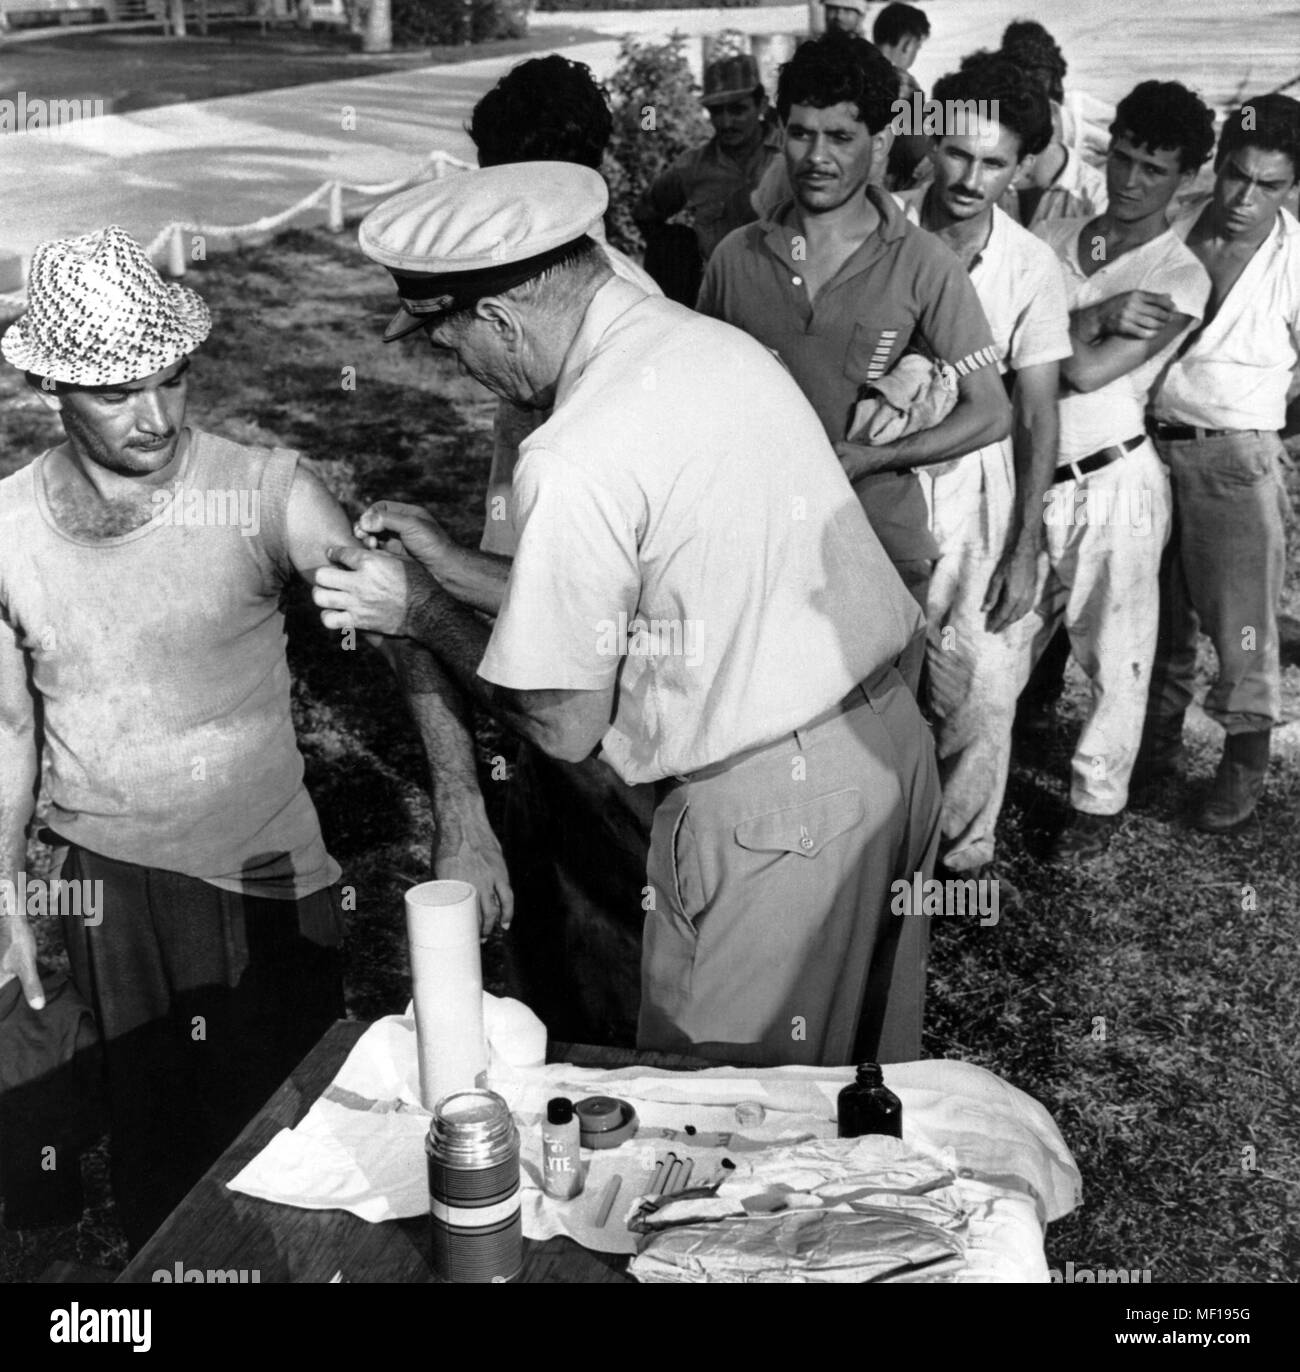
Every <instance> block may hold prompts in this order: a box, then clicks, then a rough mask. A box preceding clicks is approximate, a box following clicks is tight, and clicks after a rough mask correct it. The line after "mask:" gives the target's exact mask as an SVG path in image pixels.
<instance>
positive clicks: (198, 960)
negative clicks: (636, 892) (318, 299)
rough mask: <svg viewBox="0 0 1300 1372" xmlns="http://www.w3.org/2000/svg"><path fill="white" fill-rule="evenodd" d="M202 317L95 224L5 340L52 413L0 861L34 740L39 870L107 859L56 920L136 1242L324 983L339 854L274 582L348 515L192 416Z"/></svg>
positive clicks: (20, 485)
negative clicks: (313, 780)
mask: <svg viewBox="0 0 1300 1372" xmlns="http://www.w3.org/2000/svg"><path fill="white" fill-rule="evenodd" d="M210 327H211V320H210V318H209V315H208V309H207V306H206V305H205V304H204V303H203V301H202V299H201V298H200V297H199V296H198V295H197V294H195V292H194V291H191V290H188V289H186V288H185V287H183V286H179V285H171V286H168V285H165V284H164V283H163V281H162V280H161V279H160V278H159V276H158V273H157V272H156V271H155V270H154V268H153V265H152V264H151V263H150V262H149V260H148V259H147V257H146V256H145V254H144V251H143V249H141V248H140V246H139V245H138V244H137V243H136V242H135V241H134V240H133V239H132V238H131V237H130V236H129V235H128V234H126V233H125V232H124V231H123V230H122V229H119V228H108V229H104V230H101V231H99V232H97V233H92V234H86V235H84V236H82V237H80V238H73V239H68V240H56V241H54V242H50V243H45V244H42V245H41V246H40V247H39V248H38V249H37V251H36V254H35V257H34V259H33V263H32V270H31V282H30V286H29V291H28V309H27V311H26V313H25V314H24V315H23V316H22V317H21V318H20V319H19V320H18V321H17V323H15V324H14V325H13V326H12V327H11V328H10V329H8V330H7V331H6V333H5V335H4V339H3V343H2V344H0V346H2V347H3V351H4V356H5V357H6V359H7V360H8V361H9V362H11V363H12V364H13V365H14V366H16V367H19V368H21V369H22V370H23V371H25V372H26V373H27V378H28V382H29V383H30V384H31V386H32V387H33V390H34V393H35V395H36V396H37V397H38V398H39V399H40V401H41V402H43V403H44V404H45V405H46V406H47V407H48V408H49V409H51V410H53V411H54V412H56V413H57V414H58V416H59V418H60V420H61V421H62V424H63V428H64V432H65V434H66V438H65V441H64V442H62V443H61V444H59V445H58V446H57V447H54V448H52V449H50V450H49V451H48V452H46V453H44V454H42V455H41V456H39V457H37V458H36V459H35V461H33V462H32V463H31V464H30V465H28V466H26V467H24V468H23V469H22V470H20V471H17V472H15V473H14V474H13V475H11V476H9V477H6V478H5V479H4V480H3V481H0V879H3V880H5V881H6V882H16V880H17V878H18V877H19V876H20V874H21V873H23V871H24V869H25V867H26V838H27V827H28V824H29V822H30V820H31V818H32V814H33V809H34V800H35V792H36V790H37V784H38V777H39V776H40V775H41V773H42V767H41V763H42V756H41V753H42V747H41V745H42V743H43V752H44V758H43V761H44V768H43V775H44V780H45V784H46V787H47V789H48V794H49V802H50V803H49V809H48V813H47V815H46V819H47V823H48V828H49V830H50V832H51V834H52V837H53V839H54V841H55V842H56V844H57V845H58V847H59V848H60V849H62V850H63V854H64V856H63V860H62V868H61V870H60V871H59V872H58V875H59V876H60V878H61V879H63V880H66V881H70V882H86V883H102V885H100V886H98V887H97V888H96V887H88V888H85V889H91V890H96V889H97V890H98V892H99V893H100V894H101V896H102V900H101V901H98V902H96V903H97V905H98V906H99V909H98V910H97V912H95V913H94V914H93V915H89V914H88V913H87V912H86V911H85V910H84V908H75V909H74V910H73V911H72V912H71V913H70V914H69V917H68V918H66V919H64V920H61V921H60V922H61V924H62V926H63V934H64V938H65V942H66V944H67V950H68V958H69V962H70V964H71V970H72V978H73V981H74V983H75V984H76V987H77V989H78V991H79V992H80V993H81V994H82V996H83V997H84V998H85V999H86V1001H87V1002H88V1003H89V1004H90V1005H91V1007H92V1008H93V1010H94V1012H95V1018H96V1020H97V1022H98V1024H99V1030H100V1034H101V1036H102V1038H103V1041H104V1050H105V1066H106V1071H107V1078H108V1091H109V1115H110V1128H111V1132H112V1176H113V1190H114V1196H115V1199H116V1201H117V1206H118V1214H119V1218H120V1220H121V1223H122V1227H123V1228H124V1230H125V1231H126V1235H127V1239H128V1241H129V1243H130V1245H131V1247H132V1249H136V1248H139V1247H140V1245H141V1244H142V1243H143V1242H144V1241H145V1240H146V1239H147V1238H148V1237H149V1235H150V1234H151V1233H152V1232H153V1230H154V1229H155V1228H156V1227H157V1226H158V1224H159V1223H160V1222H161V1220H162V1219H163V1218H165V1216H166V1215H167V1214H168V1213H169V1211H170V1210H172V1209H173V1208H174V1206H175V1205H176V1204H177V1203H178V1202H179V1201H180V1199H181V1197H182V1196H184V1194H185V1192H186V1191H188V1190H189V1188H190V1187H191V1186H192V1185H193V1184H194V1183H195V1182H196V1181H197V1180H198V1178H199V1176H200V1175H201V1174H202V1172H203V1171H204V1169H205V1168H206V1167H208V1166H209V1165H210V1164H211V1163H212V1161H213V1160H214V1159H215V1158H216V1157H217V1155H218V1154H219V1153H220V1152H221V1150H222V1149H223V1148H224V1147H225V1146H226V1145H227V1144H228V1143H229V1142H230V1140H231V1139H232V1138H233V1137H234V1136H235V1135H236V1134H237V1133H238V1132H239V1130H240V1128H241V1127H242V1126H243V1124H244V1123H245V1122H246V1121H247V1120H248V1119H249V1118H251V1116H252V1115H253V1114H254V1112H255V1111H256V1110H257V1109H258V1107H259V1106H261V1104H262V1103H263V1102H264V1101H265V1100H266V1098H267V1097H268V1096H269V1095H270V1094H271V1092H272V1091H273V1090H274V1089H275V1088H276V1086H278V1085H279V1083H280V1082H281V1081H282V1080H283V1079H284V1077H285V1076H287V1075H288V1073H289V1072H290V1071H291V1070H292V1069H293V1068H294V1067H295V1066H296V1065H297V1063H298V1062H299V1061H300V1060H301V1059H302V1057H303V1056H304V1055H305V1054H306V1052H307V1051H308V1050H309V1049H310V1048H311V1046H312V1045H313V1044H314V1043H315V1041H316V1039H317V1038H319V1036H320V1035H321V1034H322V1033H323V1032H324V1030H325V1029H326V1028H328V1027H329V1025H330V1023H331V1022H332V1021H333V1020H335V1019H336V1018H338V1016H339V1015H340V1014H341V1013H342V1010H343V1000H342V985H341V979H340V967H339V959H338V953H337V947H338V944H339V942H340V940H341V938H342V932H343V919H342V911H341V902H340V899H339V892H338V888H337V884H336V883H337V881H338V878H339V867H338V864H337V863H336V862H335V861H334V859H333V858H331V857H330V855H329V854H328V853H327V852H326V850H325V845H324V842H323V841H322V838H321V832H320V825H319V823H318V821H317V817H316V811H315V809H314V808H313V806H312V803H311V799H310V797H309V796H308V794H307V791H306V789H305V788H304V786H303V760H302V757H301V755H300V754H299V752H298V747H297V742H296V739H295V737H294V730H293V721H292V718H291V716H290V709H289V685H290V683H289V669H288V664H287V662H286V660H285V640H284V616H283V614H282V613H281V611H280V608H279V601H280V596H281V592H282V590H283V589H284V587H285V585H286V584H287V583H288V582H289V581H290V580H291V579H292V578H293V576H294V575H295V574H296V575H301V576H303V577H305V578H307V579H308V580H310V579H311V578H312V577H313V576H314V575H315V572H316V569H317V568H319V567H320V566H321V565H322V564H323V563H324V562H325V561H326V558H325V548H326V547H327V546H331V545H336V544H339V543H345V542H351V541H352V540H351V534H350V529H349V523H348V519H347V516H346V515H345V514H344V512H343V510H342V509H341V508H340V506H339V505H338V503H337V501H335V499H334V498H333V496H331V495H330V494H329V492H328V491H327V490H326V489H325V487H324V486H323V485H322V484H321V483H320V481H319V480H318V479H317V478H316V477H315V476H314V475H312V474H311V473H310V472H309V471H307V470H306V469H305V468H304V467H303V466H301V465H300V464H299V462H298V455H297V454H296V453H293V452H289V451H287V450H285V449H279V448H277V449H273V450H268V449H265V448H249V447H244V446H242V445H239V444H235V443H230V442H227V441H226V440H225V439H222V438H218V437H217V436H215V435H213V434H209V433H204V432H202V431H201V430H198V429H195V428H192V427H188V426H186V424H185V410H186V395H187V387H188V384H189V372H190V367H191V360H190V358H191V354H192V353H193V352H194V350H195V349H196V348H197V347H198V346H199V345H200V344H201V343H202V342H203V340H204V339H205V338H206V337H207V335H208V332H209V329H210ZM401 653H402V659H403V661H404V662H408V663H409V664H410V673H411V676H410V677H409V679H410V680H414V678H415V674H416V673H417V672H418V675H419V682H420V683H421V684H420V685H419V687H418V689H419V691H420V692H422V693H421V694H413V695H412V696H411V704H412V709H413V711H414V712H415V714H416V718H417V721H418V723H419V727H420V731H421V734H422V736H423V737H424V740H425V743H426V747H428V748H429V750H430V761H431V763H433V764H434V772H433V780H434V794H435V803H436V809H437V814H438V819H439V824H440V832H439V837H438V841H437V847H436V850H435V859H436V861H435V868H436V870H437V873H438V875H440V876H447V877H451V876H455V877H461V878H464V879H467V880H470V881H473V882H475V883H476V884H477V885H478V887H479V889H480V891H481V892H482V895H483V898H484V905H485V906H488V905H491V917H490V919H488V920H487V921H486V922H487V924H488V927H490V924H491V922H492V921H494V920H495V918H496V907H495V902H494V899H493V898H494V897H495V896H496V895H497V894H498V893H506V895H507V897H508V891H509V887H508V885H507V883H506V881H505V875H504V866H503V864H502V862H501V858H500V853H499V850H497V849H496V846H495V840H494V839H493V838H492V833H491V830H490V829H489V828H488V826H487V820H486V817H485V815H484V813H483V805H482V799H481V797H480V796H479V793H478V787H477V782H476V780H475V775H474V755H473V745H472V740H471V739H470V738H469V736H468V734H467V732H466V730H465V727H464V725H463V723H462V722H461V720H460V718H459V717H458V714H457V712H456V710H455V709H454V708H453V706H452V704H451V703H448V701H445V700H444V696H446V695H447V693H448V692H450V690H451V688H450V687H449V685H448V683H447V682H446V681H445V678H443V677H442V675H441V674H440V673H439V672H438V670H437V667H436V665H435V664H434V663H433V661H432V659H431V658H430V657H429V655H428V654H427V653H420V652H418V651H416V650H414V649H412V648H410V647H404V648H402V650H401ZM404 670H405V669H404ZM450 699H454V693H453V696H452V697H449V698H448V700H450ZM5 889H6V888H5V887H3V886H0V892H3V891H4V890H5ZM2 903H3V896H2V895H0V904H2ZM82 904H83V906H84V902H83V903H82ZM14 977H17V978H18V979H19V980H20V982H21V984H22V986H23V990H24V993H25V994H26V996H27V999H28V1001H29V1003H30V1004H31V1005H32V1006H33V1007H34V1008H36V1009H40V1008H42V1006H43V1002H44V997H43V993H42V990H41V981H40V977H39V974H38V971H37V966H36V947H35V941H34V937H33V934H32V931H31V929H30V927H29V926H28V924H27V921H26V917H25V911H10V910H0V983H3V982H5V981H9V980H11V979H13V978H14Z"/></svg>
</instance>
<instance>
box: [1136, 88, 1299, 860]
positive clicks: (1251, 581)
mask: <svg viewBox="0 0 1300 1372" xmlns="http://www.w3.org/2000/svg"><path fill="white" fill-rule="evenodd" d="M1298 171H1300V103H1297V102H1296V101H1295V100H1292V99H1290V97H1288V96H1285V95H1261V96H1258V97H1256V98H1255V99H1253V100H1249V101H1247V102H1246V103H1245V104H1244V105H1243V106H1242V108H1241V109H1239V110H1237V111H1235V112H1234V113H1233V114H1232V115H1231V116H1230V117H1229V119H1228V121H1227V123H1226V125H1225V126H1224V129H1223V133H1222V134H1221V135H1220V137H1219V150H1218V155H1217V157H1216V159H1215V172H1216V175H1215V181H1214V192H1213V195H1212V196H1211V198H1210V201H1209V203H1208V204H1206V205H1204V206H1197V207H1196V208H1195V209H1193V210H1191V211H1190V212H1188V213H1187V214H1185V215H1183V216H1182V217H1181V218H1179V219H1178V220H1176V221H1175V223H1174V225H1173V232H1174V234H1175V236H1176V237H1178V238H1180V239H1182V241H1183V242H1185V243H1186V244H1187V246H1188V248H1189V249H1190V250H1191V251H1192V252H1193V253H1194V254H1195V255H1196V257H1197V259H1198V260H1199V261H1200V262H1201V264H1202V265H1203V266H1204V267H1205V269H1206V271H1208V272H1209V274H1210V280H1211V281H1212V283H1213V290H1212V291H1211V293H1210V303H1209V307H1208V308H1207V310H1206V312H1205V323H1204V324H1203V325H1202V327H1201V328H1200V330H1199V331H1198V332H1197V333H1195V334H1194V335H1193V336H1192V338H1191V340H1190V342H1189V344H1188V346H1187V347H1186V348H1184V349H1183V350H1182V352H1181V353H1180V354H1179V355H1178V357H1177V358H1176V360H1175V361H1174V363H1173V365H1172V366H1171V367H1170V368H1169V370H1168V371H1167V372H1166V373H1165V376H1164V379H1163V381H1162V383H1161V385H1160V387H1159V389H1158V390H1157V391H1156V393H1155V397H1154V400H1153V402H1152V410H1153V412H1154V416H1155V427H1154V432H1155V440H1156V446H1157V447H1158V448H1159V450H1160V455H1161V457H1163V458H1164V460H1165V461H1166V462H1167V463H1168V464H1169V475H1170V479H1171V482H1172V485H1173V499H1174V516H1173V532H1172V535H1171V537H1170V541H1169V547H1168V549H1167V550H1166V552H1165V562H1164V566H1163V568H1162V570H1161V581H1160V589H1161V596H1160V639H1159V644H1158V647H1157V649H1156V662H1155V670H1154V672H1153V674H1152V678H1151V693H1150V696H1149V697H1148V700H1147V720H1146V733H1145V735H1144V737H1143V749H1142V758H1141V765H1142V771H1143V775H1144V779H1145V780H1150V781H1158V780H1159V779H1160V778H1162V777H1166V776H1168V775H1169V774H1170V773H1172V772H1174V771H1176V770H1177V768H1178V767H1179V765H1180V763H1181V760H1182V751H1183V749H1182V734H1183V716H1184V713H1185V712H1186V710H1187V706H1188V705H1189V704H1190V703H1191V699H1192V688H1193V682H1194V679H1195V670H1196V630H1197V625H1198V623H1199V624H1201V625H1202V626H1203V627H1204V629H1205V632H1206V633H1207V634H1208V635H1209V636H1210V639H1211V641H1212V642H1213V644H1214V650H1215V653H1216V654H1217V655H1218V659H1219V675H1218V679H1217V680H1216V682H1215V684H1214V685H1213V686H1212V687H1211V688H1210V692H1209V694H1208V696H1207V697H1206V702H1205V708H1206V713H1207V714H1209V716H1210V717H1211V718H1212V719H1213V720H1214V721H1215V722H1216V723H1218V724H1220V725H1222V727H1223V729H1224V731H1225V734H1226V737H1225V739H1224V746H1223V756H1222V759H1221V761H1220V763H1219V769H1218V772H1217V774H1216V775H1215V778H1214V784H1213V786H1212V787H1211V788H1210V791H1209V794H1208V795H1207V796H1206V797H1205V799H1204V801H1203V803H1202V804H1201V805H1200V807H1199V809H1198V810H1197V812H1196V814H1195V816H1194V823H1195V824H1196V825H1197V827H1198V828H1201V829H1204V830H1206V831H1208V832H1209V833H1225V832H1228V831H1230V830H1232V829H1234V828H1236V827H1237V826H1238V825H1240V824H1242V823H1244V822H1245V821H1246V820H1247V819H1249V817H1250V816H1251V815H1252V814H1253V813H1254V810H1255V806H1256V803H1257V801H1258V799H1259V795H1260V792H1261V791H1262V789H1263V786H1264V775H1265V772H1266V771H1267V769H1268V750H1269V735H1270V732H1271V730H1272V728H1273V727H1274V726H1275V725H1276V724H1278V723H1279V722H1280V720H1281V693H1282V687H1281V669H1280V665H1279V662H1278V624H1277V612H1278V597H1279V595H1280V593H1281V590H1282V581H1283V578H1284V576H1285V574H1286V518H1287V513H1288V508H1289V503H1288V499H1287V492H1286V486H1285V482H1284V480H1283V475H1282V470H1283V466H1284V464H1285V463H1286V461H1287V459H1286V453H1285V450H1284V449H1283V447H1282V442H1281V438H1280V437H1279V433H1278V431H1279V430H1280V429H1282V428H1283V426H1284V424H1285V419H1286V398H1287V388H1288V386H1289V385H1290V383H1291V380H1292V377H1293V375H1294V373H1295V367H1296V363H1297V360H1298V359H1300V351H1298V350H1300V225H1297V223H1296V221H1295V219H1294V218H1293V217H1292V216H1291V215H1290V214H1288V213H1287V211H1286V210H1285V209H1283V208H1282V202H1283V200H1284V199H1285V197H1286V196H1287V195H1288V194H1290V193H1291V191H1292V190H1294V188H1295V184H1296V175H1297V172H1298Z"/></svg>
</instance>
